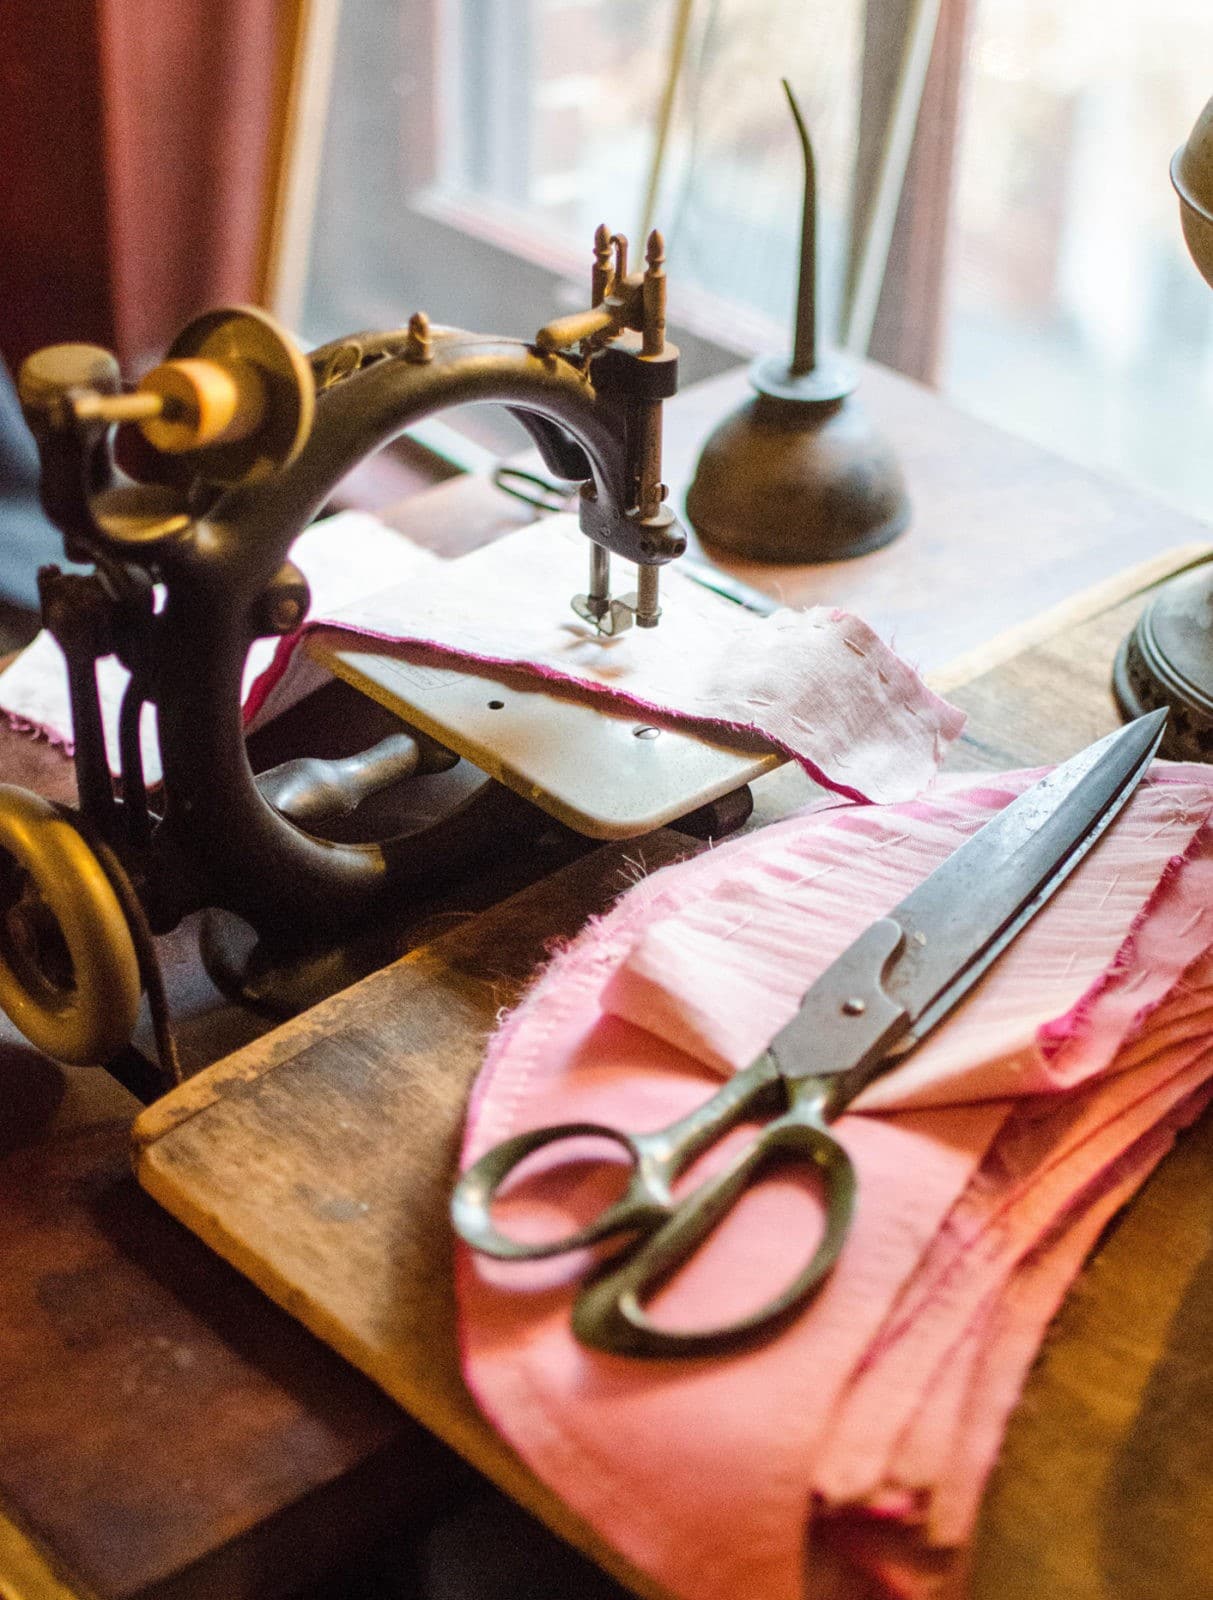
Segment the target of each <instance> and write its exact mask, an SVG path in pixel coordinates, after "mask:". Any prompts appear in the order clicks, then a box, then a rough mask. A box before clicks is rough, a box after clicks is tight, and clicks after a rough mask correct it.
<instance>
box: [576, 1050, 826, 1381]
mask: <svg viewBox="0 0 1213 1600" xmlns="http://www.w3.org/2000/svg"><path fill="white" fill-rule="evenodd" d="M825 1093H826V1086H825V1085H824V1084H823V1083H820V1082H809V1081H802V1083H800V1084H798V1085H796V1090H795V1095H796V1098H795V1100H794V1102H793V1105H792V1106H791V1108H790V1109H789V1110H788V1111H787V1112H785V1113H784V1115H783V1116H781V1117H780V1118H779V1119H778V1120H777V1121H775V1122H772V1123H770V1124H769V1125H768V1126H767V1128H765V1129H764V1130H763V1132H762V1134H761V1135H760V1136H759V1137H758V1139H756V1140H755V1141H754V1142H753V1143H752V1144H751V1145H749V1146H748V1147H747V1148H746V1149H745V1150H744V1151H742V1152H741V1153H740V1154H739V1155H738V1156H737V1158H736V1159H735V1160H734V1161H733V1162H732V1163H731V1164H730V1165H729V1166H728V1167H726V1168H725V1169H724V1171H722V1172H720V1173H718V1174H717V1175H716V1176H715V1177H714V1178H711V1179H709V1180H708V1181H707V1182H706V1183H704V1184H703V1185H702V1186H701V1187H700V1188H699V1189H697V1190H696V1191H695V1192H694V1193H693V1194H692V1195H690V1196H688V1197H687V1198H686V1199H684V1200H683V1201H682V1203H681V1204H680V1205H679V1206H678V1208H677V1210H675V1211H673V1212H672V1213H671V1214H670V1216H669V1219H668V1220H667V1221H666V1222H665V1223H664V1224H663V1225H662V1226H661V1227H659V1228H658V1229H657V1230H656V1232H654V1233H653V1234H651V1235H650V1237H649V1238H648V1239H646V1240H645V1241H644V1242H643V1243H642V1244H640V1245H639V1246H637V1248H636V1249H635V1250H634V1251H630V1252H629V1253H628V1254H627V1255H626V1256H625V1257H624V1258H622V1260H621V1261H620V1262H619V1263H618V1264H614V1263H609V1264H608V1265H607V1266H606V1268H605V1269H604V1270H603V1271H602V1272H600V1273H598V1274H597V1275H596V1276H595V1277H594V1278H593V1279H592V1280H591V1281H590V1282H589V1283H587V1285H586V1287H585V1288H584V1289H582V1291H581V1293H580V1294H579V1295H578V1297H577V1300H576V1302H575V1304H574V1307H573V1330H574V1332H575V1333H576V1335H577V1337H578V1338H579V1339H580V1340H581V1342H582V1343H583V1344H587V1345H590V1346H592V1347H593V1348H595V1349H599V1350H606V1351H609V1352H611V1353H612V1354H616V1355H643V1356H688V1355H719V1354H721V1353H723V1352H726V1351H729V1350H733V1349H736V1348H738V1347H740V1346H742V1345H745V1344H748V1343H750V1342H752V1341H753V1340H754V1339H755V1338H757V1337H758V1336H761V1335H765V1334H768V1333H774V1332H776V1331H777V1330H778V1329H779V1328H780V1327H782V1326H783V1324H784V1323H785V1322H786V1321H787V1320H789V1319H790V1317H791V1316H792V1315H793V1314H794V1313H795V1312H796V1311H798V1310H799V1308H800V1307H801V1306H802V1305H803V1304H804V1303H805V1301H806V1300H808V1299H810V1298H811V1297H812V1296H813V1295H814V1294H815V1293H816V1292H817V1290H818V1289H820V1288H821V1287H822V1285H823V1284H824V1283H825V1281H826V1279H827V1278H828V1277H829V1275H830V1273H831V1272H832V1271H833V1269H834V1266H835V1263H836V1262H837V1260H838V1257H839V1254H840V1252H841V1250H842V1246H843V1242H844V1240H845V1239H846V1235H847V1231H848V1229H849V1228H850V1225H851V1216H852V1213H853V1211H854V1207H855V1190H856V1182H855V1169H854V1167H853V1166H852V1164H851V1158H850V1157H849V1156H848V1155H847V1153H846V1151H845V1150H844V1149H843V1147H842V1145H841V1144H839V1142H838V1140H837V1139H835V1138H834V1136H833V1135H832V1134H831V1133H830V1132H829V1130H828V1128H827V1127H826V1125H825V1122H824V1119H823V1116H822V1110H823V1105H824V1097H825ZM789 1157H791V1158H792V1159H797V1158H803V1159H804V1160H807V1161H809V1162H811V1163H812V1165H813V1167H814V1168H815V1170H816V1172H817V1174H818V1175H819V1177H820V1180H821V1183H822V1187H823V1200H824V1209H825V1230H824V1233H823V1235H822V1238H821V1241H820V1243H819V1244H818V1246H817V1249H816V1250H815V1251H814V1252H813V1255H812V1257H811V1259H810V1260H809V1262H808V1263H807V1265H806V1266H805V1267H804V1268H803V1269H802V1270H801V1271H800V1272H799V1273H798V1274H797V1276H796V1277H795V1278H794V1279H793V1280H792V1282H791V1283H790V1284H789V1285H788V1287H787V1288H786V1289H784V1290H783V1292H782V1293H781V1294H779V1295H777V1296H776V1297H775V1298H774V1299H773V1300H771V1301H768V1303H767V1304H766V1305H764V1306H762V1307H761V1308H760V1309H759V1310H757V1311H755V1312H753V1313H752V1314H750V1315H749V1316H746V1317H741V1318H739V1319H738V1320H737V1321H735V1322H731V1323H727V1324H724V1325H722V1326H720V1327H715V1328H696V1329H688V1330H680V1329H671V1328H665V1327H662V1326H660V1325H659V1324H658V1323H656V1322H654V1321H653V1319H652V1318H651V1317H650V1316H649V1314H648V1312H647V1311H646V1310H645V1305H646V1302H647V1301H648V1300H649V1299H651V1297H652V1296H653V1295H654V1294H655V1293H656V1292H657V1290H658V1289H659V1288H660V1287H661V1286H662V1284H664V1283H666V1282H667V1281H668V1280H669V1279H670V1278H671V1277H673V1275H674V1274H675V1273H676V1272H677V1271H678V1269H679V1268H680V1267H681V1266H683V1265H684V1263H685V1262H687V1261H688V1260H689V1259H690V1258H691V1256H693V1255H694V1254H695V1252H696V1251H697V1250H698V1249H699V1247H700V1245H701V1244H702V1243H703V1242H704V1240H705V1239H707V1237H708V1236H709V1234H711V1232H712V1231H713V1229H714V1228H715V1227H716V1226H717V1224H718V1223H719V1222H720V1221H721V1219H722V1218H723V1217H724V1215H725V1213H726V1212H728V1211H730V1210H731V1209H732V1207H733V1205H734V1204H735V1202H736V1201H737V1200H738V1198H739V1197H740V1196H741V1194H742V1193H743V1191H744V1190H745V1189H747V1188H749V1187H750V1186H751V1185H752V1184H753V1182H754V1181H755V1179H756V1178H757V1177H758V1176H759V1174H760V1172H761V1171H762V1169H763V1168H765V1167H766V1166H768V1165H769V1164H771V1163H772V1162H774V1161H777V1160H786V1159H788V1158H789Z"/></svg>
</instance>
